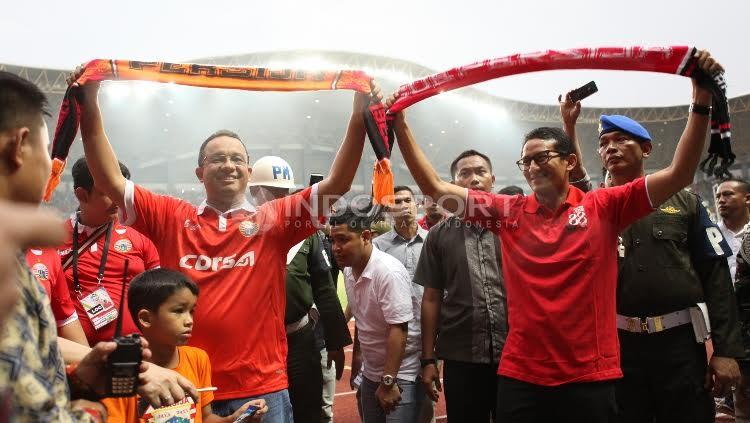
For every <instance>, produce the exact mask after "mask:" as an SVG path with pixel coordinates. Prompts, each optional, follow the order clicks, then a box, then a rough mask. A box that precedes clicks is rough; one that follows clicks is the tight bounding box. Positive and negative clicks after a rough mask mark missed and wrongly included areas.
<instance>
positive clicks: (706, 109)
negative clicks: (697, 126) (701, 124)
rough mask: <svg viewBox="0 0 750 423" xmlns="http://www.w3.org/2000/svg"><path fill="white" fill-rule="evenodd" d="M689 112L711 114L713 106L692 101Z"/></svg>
mask: <svg viewBox="0 0 750 423" xmlns="http://www.w3.org/2000/svg"><path fill="white" fill-rule="evenodd" d="M688 112H690V113H696V114H699V115H703V116H709V115H710V114H711V106H704V105H702V104H696V103H692V104H690V109H688Z"/></svg>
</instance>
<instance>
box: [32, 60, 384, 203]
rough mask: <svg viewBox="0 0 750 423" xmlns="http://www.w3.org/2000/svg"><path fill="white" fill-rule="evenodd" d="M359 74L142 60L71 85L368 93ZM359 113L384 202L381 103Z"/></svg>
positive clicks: (57, 154)
mask: <svg viewBox="0 0 750 423" xmlns="http://www.w3.org/2000/svg"><path fill="white" fill-rule="evenodd" d="M371 79H372V78H371V77H370V76H368V75H367V74H366V73H364V72H362V71H358V70H340V71H304V70H293V69H279V70H272V69H267V68H262V67H227V66H210V65H200V64H190V63H167V62H143V61H134V60H102V59H99V60H92V61H91V62H89V63H87V64H86V65H85V69H84V72H83V73H82V74H81V76H80V77H79V78H78V80H76V81H75V82H76V83H77V85H84V84H86V82H88V81H104V80H146V81H154V82H164V83H175V84H180V85H190V86H196V87H208V88H228V89H238V90H248V91H315V90H354V91H359V92H363V93H369V92H370V80H371ZM77 85H75V84H74V85H71V86H70V87H68V90H67V91H66V92H65V97H64V98H63V102H62V107H61V108H60V115H59V118H58V121H57V127H56V128H55V136H54V141H53V144H52V159H53V161H52V174H51V175H50V179H49V181H48V182H47V188H46V191H45V200H47V201H49V199H50V198H51V196H52V192H53V191H54V189H55V187H57V185H58V184H59V183H60V176H61V174H62V171H63V169H64V167H65V160H66V159H67V157H68V152H69V150H70V146H71V144H72V143H73V140H74V139H75V136H76V133H77V132H78V127H79V123H80V122H79V119H80V108H79V104H78V102H77V98H76V93H77V90H78V89H79V87H78V86H77ZM362 113H363V114H364V117H365V123H366V125H365V126H366V128H367V134H368V137H369V138H370V143H371V144H372V147H373V149H374V150H375V153H376V156H377V159H378V161H377V162H376V164H375V171H374V176H373V196H374V197H375V200H376V201H378V202H381V203H382V202H384V201H388V198H389V195H388V194H391V195H390V197H392V194H393V175H392V174H391V168H390V164H389V158H390V143H389V141H388V138H387V137H388V130H387V129H386V117H385V111H384V109H383V105H382V104H381V103H379V102H378V103H371V104H370V105H369V107H368V108H367V109H366V110H363V111H362Z"/></svg>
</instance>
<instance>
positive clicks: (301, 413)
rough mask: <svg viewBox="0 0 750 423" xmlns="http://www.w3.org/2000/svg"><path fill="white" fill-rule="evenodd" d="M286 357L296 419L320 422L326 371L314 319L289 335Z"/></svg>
mask: <svg viewBox="0 0 750 423" xmlns="http://www.w3.org/2000/svg"><path fill="white" fill-rule="evenodd" d="M286 342H287V347H288V350H289V351H288V353H287V357H286V364H287V374H288V376H289V400H290V401H291V403H292V410H293V411H294V421H295V423H305V422H315V423H319V422H320V409H321V405H322V402H323V372H322V371H321V370H320V350H319V349H317V348H316V346H315V333H314V332H313V326H312V322H310V323H308V324H307V326H305V327H303V328H302V329H300V330H298V331H296V332H294V333H292V334H291V335H287V337H286Z"/></svg>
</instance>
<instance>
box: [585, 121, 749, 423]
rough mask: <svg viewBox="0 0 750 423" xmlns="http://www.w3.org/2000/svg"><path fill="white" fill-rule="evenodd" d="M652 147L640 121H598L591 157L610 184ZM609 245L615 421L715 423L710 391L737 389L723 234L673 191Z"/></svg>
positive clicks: (689, 197) (737, 350)
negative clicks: (619, 374)
mask: <svg viewBox="0 0 750 423" xmlns="http://www.w3.org/2000/svg"><path fill="white" fill-rule="evenodd" d="M696 110H697V111H696ZM691 111H692V112H693V113H701V112H702V111H704V109H701V108H700V107H692V108H691ZM651 150H652V143H651V135H650V134H649V133H648V131H647V130H646V129H645V128H644V127H643V126H641V125H640V124H639V123H637V122H636V121H634V120H632V119H630V118H628V117H625V116H601V119H600V132H599V155H600V158H601V159H602V163H603V165H604V167H606V169H607V170H608V171H609V174H610V175H611V178H612V180H611V184H612V185H622V184H626V183H628V182H631V181H633V180H635V179H637V178H639V177H641V176H643V175H644V174H645V172H644V166H643V161H644V159H646V158H648V156H649V155H650V153H651ZM617 248H618V257H619V274H618V288H617V312H618V315H617V327H618V329H619V330H618V332H619V337H620V349H621V367H622V370H623V374H624V378H623V379H622V380H621V381H620V382H619V383H618V385H617V387H616V396H617V404H618V408H619V413H618V421H620V422H628V423H634V422H706V423H708V422H713V421H714V402H713V398H712V393H711V388H712V387H713V391H714V393H715V394H721V393H723V392H726V391H728V390H729V389H731V388H733V387H734V386H735V384H736V383H737V382H738V379H739V369H738V367H737V363H736V361H735V359H734V358H735V357H741V356H742V355H743V352H744V351H743V348H742V343H741V336H740V330H739V323H738V316H737V308H736V301H735V297H734V294H733V289H732V281H731V277H730V274H729V267H728V265H727V260H726V257H727V256H729V255H731V250H730V249H729V246H728V245H727V243H726V241H725V240H724V238H723V237H722V235H721V231H720V230H719V229H718V228H717V227H716V225H715V224H714V223H713V222H711V221H710V220H709V218H708V213H707V212H706V210H705V208H704V207H703V205H702V204H701V202H700V198H698V196H696V195H695V194H692V193H690V192H688V191H681V192H679V193H678V194H675V195H674V196H673V197H672V198H670V199H669V200H667V201H666V202H665V203H664V204H662V205H661V206H659V207H658V208H657V209H656V210H655V211H654V212H653V213H652V214H651V215H649V216H647V217H645V218H643V219H641V220H639V221H637V222H635V223H633V224H632V225H631V226H630V227H628V228H627V229H626V230H625V231H624V232H623V233H622V234H621V238H620V242H619V245H618V246H617ZM709 332H710V334H711V337H712V339H713V348H714V353H713V356H712V357H711V359H710V362H707V361H708V360H707V359H706V348H705V344H704V341H705V340H707V338H708V337H709V335H708V333H709Z"/></svg>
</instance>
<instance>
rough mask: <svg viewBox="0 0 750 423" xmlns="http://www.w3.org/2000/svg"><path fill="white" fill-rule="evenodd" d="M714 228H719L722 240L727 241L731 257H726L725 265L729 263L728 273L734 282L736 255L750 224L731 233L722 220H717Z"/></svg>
mask: <svg viewBox="0 0 750 423" xmlns="http://www.w3.org/2000/svg"><path fill="white" fill-rule="evenodd" d="M716 226H718V227H719V230H721V234H722V235H724V239H725V240H726V241H727V244H729V248H731V249H732V255H731V256H729V257H727V263H729V273H730V274H731V275H732V282H734V278H735V275H736V274H737V253H739V252H740V247H742V239H743V238H744V237H745V234H746V233H747V229H748V226H750V223H748V224H747V225H745V226H743V227H742V229H740V230H739V232H733V231H732V230H731V229H729V228H727V225H725V224H724V221H723V220H719V223H718V224H717V225H716Z"/></svg>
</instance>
